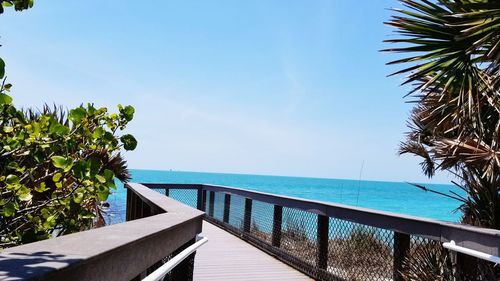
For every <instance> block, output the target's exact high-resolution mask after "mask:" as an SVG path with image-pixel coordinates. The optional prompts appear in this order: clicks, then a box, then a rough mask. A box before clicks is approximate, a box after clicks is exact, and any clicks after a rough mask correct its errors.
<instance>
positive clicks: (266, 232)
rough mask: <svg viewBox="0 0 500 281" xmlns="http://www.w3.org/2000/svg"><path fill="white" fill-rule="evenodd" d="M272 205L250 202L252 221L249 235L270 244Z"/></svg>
mask: <svg viewBox="0 0 500 281" xmlns="http://www.w3.org/2000/svg"><path fill="white" fill-rule="evenodd" d="M273 213H274V205H272V204H269V203H264V202H260V201H256V200H254V201H253V202H252V215H251V217H252V219H251V222H250V224H251V225H250V233H251V235H252V236H254V237H255V238H258V239H260V240H263V241H265V242H267V243H271V234H272V231H273Z"/></svg>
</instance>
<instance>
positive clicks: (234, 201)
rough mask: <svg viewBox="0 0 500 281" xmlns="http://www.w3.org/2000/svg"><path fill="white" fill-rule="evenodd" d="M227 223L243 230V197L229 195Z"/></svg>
mask: <svg viewBox="0 0 500 281" xmlns="http://www.w3.org/2000/svg"><path fill="white" fill-rule="evenodd" d="M229 210H230V212H229V224H230V225H232V226H234V227H236V228H238V229H239V230H243V224H244V216H245V198H244V197H241V196H238V195H231V204H230V205H229Z"/></svg>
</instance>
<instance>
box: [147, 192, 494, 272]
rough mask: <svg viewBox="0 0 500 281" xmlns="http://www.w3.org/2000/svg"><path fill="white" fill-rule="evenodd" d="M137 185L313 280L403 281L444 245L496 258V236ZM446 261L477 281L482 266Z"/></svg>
mask: <svg viewBox="0 0 500 281" xmlns="http://www.w3.org/2000/svg"><path fill="white" fill-rule="evenodd" d="M144 185H146V186H148V187H149V188H151V189H154V190H156V191H158V192H160V193H162V194H165V195H168V196H171V197H172V198H174V199H176V200H179V201H181V202H184V203H186V204H188V205H191V206H192V207H197V208H199V209H200V210H202V211H205V212H206V216H205V219H206V220H208V221H210V222H212V223H214V224H216V225H218V226H220V227H222V228H223V229H225V230H227V231H229V232H232V233H234V234H236V235H238V236H240V237H241V238H242V239H244V240H246V241H248V242H250V243H252V244H254V245H256V246H257V247H259V248H261V249H262V250H264V251H266V252H268V253H269V254H272V255H274V256H275V257H277V258H278V259H281V260H282V261H284V262H286V263H288V264H290V265H291V266H293V267H295V268H296V269H298V270H300V271H302V272H304V273H306V274H308V275H310V276H311V277H313V278H316V279H322V280H354V279H355V280H391V279H392V280H402V279H403V273H404V271H405V270H410V267H412V266H414V265H412V264H411V263H412V262H414V263H416V262H419V261H418V260H416V258H415V256H417V255H419V251H424V250H425V249H424V248H425V247H430V248H431V249H433V251H444V252H446V250H445V249H443V248H442V246H441V244H442V243H443V242H448V241H451V240H453V241H455V243H456V244H457V245H459V246H463V247H466V248H469V249H473V250H477V251H481V252H484V253H488V254H491V255H495V256H498V255H500V231H498V230H492V229H484V228H476V227H471V226H467V225H462V224H456V223H450V222H443V221H437V220H431V219H425V218H419V217H413V216H407V215H401V214H395V213H390V212H383V211H376V210H370V209H365V208H357V207H352V206H347V205H342V204H335V203H326V202H320V201H313V200H305V199H300V198H294V197H287V196H279V195H275V194H269V193H263V192H256V191H250V190H245V189H239V188H231V187H224V186H215V185H206V184H201V185H193V184H190V185H182V184H154V183H146V184H144ZM294 224H295V226H294ZM424 246H425V247H424ZM433 247H434V248H433ZM446 254H449V255H453V256H454V266H456V268H455V269H454V270H456V271H458V272H460V274H472V275H473V274H479V273H478V272H476V271H478V270H479V269H478V268H480V267H481V266H479V265H480V264H482V263H481V261H478V260H477V259H475V258H471V257H470V256H466V255H463V254H455V253H452V252H446ZM363 255H364V256H363ZM355 266H358V268H355ZM417 266H418V265H417ZM481 268H483V267H481Z"/></svg>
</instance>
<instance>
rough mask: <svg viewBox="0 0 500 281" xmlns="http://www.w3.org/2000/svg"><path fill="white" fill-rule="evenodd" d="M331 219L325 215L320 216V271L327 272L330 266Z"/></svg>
mask: <svg viewBox="0 0 500 281" xmlns="http://www.w3.org/2000/svg"><path fill="white" fill-rule="evenodd" d="M328 224H329V218H328V217H327V216H324V215H318V229H317V240H318V256H317V260H316V265H317V267H318V268H319V269H324V270H326V268H327V266H328V230H329V229H328V228H329V226H328Z"/></svg>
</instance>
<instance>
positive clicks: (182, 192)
mask: <svg viewBox="0 0 500 281" xmlns="http://www.w3.org/2000/svg"><path fill="white" fill-rule="evenodd" d="M169 197H171V198H172V199H175V200H177V201H179V202H181V203H184V204H186V205H188V206H190V207H192V208H195V209H196V203H197V202H198V190H196V189H170V190H169Z"/></svg>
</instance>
